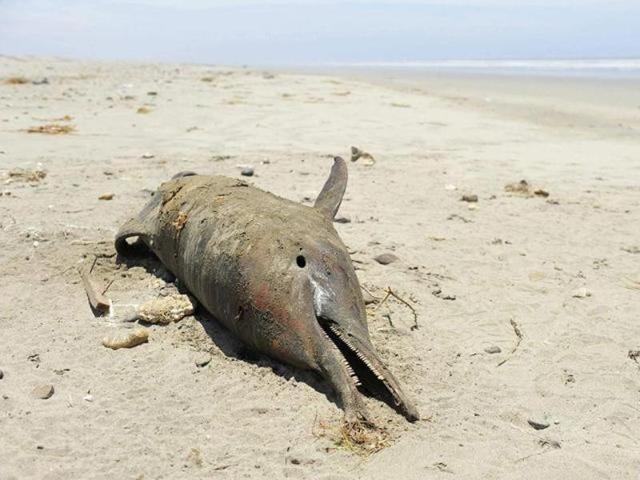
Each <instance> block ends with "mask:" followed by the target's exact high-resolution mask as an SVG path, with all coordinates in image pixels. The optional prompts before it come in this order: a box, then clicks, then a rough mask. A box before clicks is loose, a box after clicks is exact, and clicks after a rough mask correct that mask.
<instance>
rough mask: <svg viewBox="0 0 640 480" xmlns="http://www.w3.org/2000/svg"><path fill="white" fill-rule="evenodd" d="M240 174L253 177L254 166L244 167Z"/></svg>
mask: <svg viewBox="0 0 640 480" xmlns="http://www.w3.org/2000/svg"><path fill="white" fill-rule="evenodd" d="M240 175H243V176H245V177H253V168H252V167H245V168H243V169H242V171H241V172H240Z"/></svg>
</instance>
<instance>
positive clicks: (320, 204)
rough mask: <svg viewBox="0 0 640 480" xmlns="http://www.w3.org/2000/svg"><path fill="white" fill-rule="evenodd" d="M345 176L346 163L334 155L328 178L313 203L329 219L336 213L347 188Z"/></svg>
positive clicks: (346, 175)
mask: <svg viewBox="0 0 640 480" xmlns="http://www.w3.org/2000/svg"><path fill="white" fill-rule="evenodd" d="M347 177H348V174H347V164H346V163H345V161H344V160H343V159H342V158H340V157H335V158H334V159H333V167H331V173H330V174H329V178H328V179H327V181H326V182H325V184H324V187H322V191H321V192H320V194H319V195H318V198H316V203H315V204H314V205H313V206H314V207H315V208H317V209H318V210H320V211H321V212H322V213H323V214H324V215H326V216H327V217H329V218H331V219H333V217H335V215H336V213H338V208H340V204H341V203H342V197H343V196H344V191H345V190H346V189H347Z"/></svg>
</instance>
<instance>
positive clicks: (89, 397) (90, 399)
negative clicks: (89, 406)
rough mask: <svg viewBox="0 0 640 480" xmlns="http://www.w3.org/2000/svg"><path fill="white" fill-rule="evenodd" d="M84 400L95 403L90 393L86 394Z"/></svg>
mask: <svg viewBox="0 0 640 480" xmlns="http://www.w3.org/2000/svg"><path fill="white" fill-rule="evenodd" d="M82 400H84V401H85V402H89V403H91V402H93V395H91V394H90V393H88V394H86V395H85V396H84V397H82Z"/></svg>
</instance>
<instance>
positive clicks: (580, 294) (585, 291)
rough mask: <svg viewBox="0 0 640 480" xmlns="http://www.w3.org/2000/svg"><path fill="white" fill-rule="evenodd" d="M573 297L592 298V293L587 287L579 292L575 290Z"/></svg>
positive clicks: (579, 289) (581, 288)
mask: <svg viewBox="0 0 640 480" xmlns="http://www.w3.org/2000/svg"><path fill="white" fill-rule="evenodd" d="M571 296H572V297H575V298H587V297H590V296H591V291H590V290H588V289H587V288H586V287H580V288H578V289H577V290H574V291H573V293H572V294H571Z"/></svg>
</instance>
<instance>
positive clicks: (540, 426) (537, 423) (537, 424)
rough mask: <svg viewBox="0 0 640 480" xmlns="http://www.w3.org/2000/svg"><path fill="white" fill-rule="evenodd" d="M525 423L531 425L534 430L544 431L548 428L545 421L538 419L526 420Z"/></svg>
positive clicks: (547, 423)
mask: <svg viewBox="0 0 640 480" xmlns="http://www.w3.org/2000/svg"><path fill="white" fill-rule="evenodd" d="M527 422H528V423H529V425H531V426H532V427H533V428H534V429H535V430H544V429H545V428H549V422H547V421H546V420H542V419H538V420H533V419H531V418H530V419H528V420H527Z"/></svg>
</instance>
